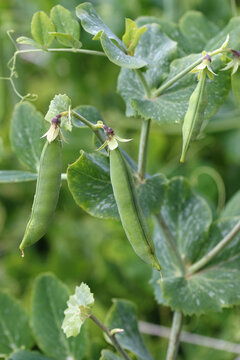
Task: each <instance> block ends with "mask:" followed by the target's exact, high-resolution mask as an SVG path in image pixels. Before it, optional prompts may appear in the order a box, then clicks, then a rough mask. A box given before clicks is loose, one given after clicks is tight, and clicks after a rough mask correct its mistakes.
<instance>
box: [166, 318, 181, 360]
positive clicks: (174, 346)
mask: <svg viewBox="0 0 240 360" xmlns="http://www.w3.org/2000/svg"><path fill="white" fill-rule="evenodd" d="M182 324H183V314H182V313H181V312H180V311H175V312H174V314H173V322H172V327H171V333H170V338H169V344H168V351H167V357H166V360H175V359H176V358H177V354H178V347H179V342H180V334H181V330H182Z"/></svg>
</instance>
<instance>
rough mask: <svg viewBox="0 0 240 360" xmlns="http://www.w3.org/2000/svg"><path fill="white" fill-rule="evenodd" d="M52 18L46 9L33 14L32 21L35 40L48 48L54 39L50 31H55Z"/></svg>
mask: <svg viewBox="0 0 240 360" xmlns="http://www.w3.org/2000/svg"><path fill="white" fill-rule="evenodd" d="M54 30H55V28H54V25H53V23H52V20H51V19H50V18H49V17H48V15H47V14H46V13H45V12H44V11H38V12H36V13H35V14H34V15H33V18H32V22H31V33H32V36H33V38H34V40H35V41H36V42H37V43H39V44H40V45H41V46H42V47H44V48H48V47H49V46H50V45H51V43H52V42H53V40H54V37H53V36H52V35H50V34H49V32H52V31H54Z"/></svg>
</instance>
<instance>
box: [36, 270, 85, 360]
mask: <svg viewBox="0 0 240 360" xmlns="http://www.w3.org/2000/svg"><path fill="white" fill-rule="evenodd" d="M68 298H69V292H68V289H67V288H66V287H65V285H64V284H62V283H61V282H60V281H59V280H58V279H57V278H56V277H55V276H53V275H51V274H43V275H40V276H39V277H38V278H37V280H36V283H35V286H34V290H33V298H32V328H33V332H34V335H35V338H36V341H37V344H38V346H39V348H40V349H41V350H42V351H43V352H44V353H45V354H46V355H47V356H49V357H52V358H54V359H58V360H66V359H67V358H68V357H69V358H71V357H72V358H73V359H79V360H81V359H83V358H84V357H85V356H86V350H87V349H86V347H87V344H86V333H85V331H84V329H82V331H81V334H79V335H78V336H77V337H76V338H71V339H67V338H66V336H65V334H64V333H63V330H62V329H61V326H62V322H63V318H64V310H65V309H66V307H67V300H68Z"/></svg>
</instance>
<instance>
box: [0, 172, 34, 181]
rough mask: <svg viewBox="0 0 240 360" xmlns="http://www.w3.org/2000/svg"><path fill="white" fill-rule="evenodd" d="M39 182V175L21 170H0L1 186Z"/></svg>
mask: <svg viewBox="0 0 240 360" xmlns="http://www.w3.org/2000/svg"><path fill="white" fill-rule="evenodd" d="M34 180H37V174H33V173H30V172H27V171H20V170H0V184H4V183H16V182H25V181H34Z"/></svg>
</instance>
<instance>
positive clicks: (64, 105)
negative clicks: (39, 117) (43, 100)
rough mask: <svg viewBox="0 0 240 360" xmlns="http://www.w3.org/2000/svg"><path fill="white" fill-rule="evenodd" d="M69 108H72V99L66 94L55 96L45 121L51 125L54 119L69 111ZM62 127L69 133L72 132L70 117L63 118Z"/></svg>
mask: <svg viewBox="0 0 240 360" xmlns="http://www.w3.org/2000/svg"><path fill="white" fill-rule="evenodd" d="M69 107H71V99H70V98H69V97H68V96H67V95H66V94H58V95H55V96H54V98H53V100H51V102H50V105H49V109H48V112H47V114H46V115H45V120H46V121H48V122H49V123H50V124H51V121H52V119H53V118H54V117H55V116H56V115H58V114H60V113H62V112H65V111H68V110H69ZM61 127H63V128H64V129H65V130H68V131H71V130H72V124H71V123H70V122H69V118H68V115H66V116H62V117H61Z"/></svg>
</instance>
